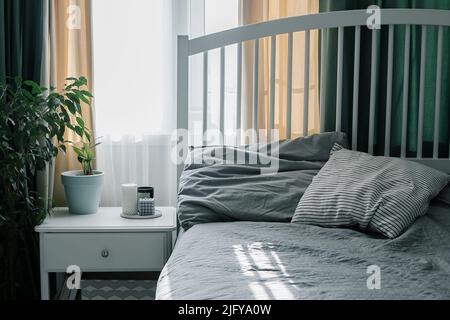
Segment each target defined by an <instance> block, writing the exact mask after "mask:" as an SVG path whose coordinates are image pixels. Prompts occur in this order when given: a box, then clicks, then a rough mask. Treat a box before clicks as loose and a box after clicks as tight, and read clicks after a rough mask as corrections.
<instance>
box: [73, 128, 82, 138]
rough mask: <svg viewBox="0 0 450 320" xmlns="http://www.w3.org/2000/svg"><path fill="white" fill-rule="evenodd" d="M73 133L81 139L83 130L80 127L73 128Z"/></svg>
mask: <svg viewBox="0 0 450 320" xmlns="http://www.w3.org/2000/svg"><path fill="white" fill-rule="evenodd" d="M75 132H76V133H77V134H78V135H79V136H80V137H81V138H83V135H84V130H83V128H82V127H79V126H76V127H75Z"/></svg>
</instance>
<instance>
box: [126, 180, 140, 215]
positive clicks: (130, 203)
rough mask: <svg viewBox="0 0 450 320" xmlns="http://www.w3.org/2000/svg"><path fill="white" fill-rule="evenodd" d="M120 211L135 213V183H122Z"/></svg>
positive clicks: (136, 210)
mask: <svg viewBox="0 0 450 320" xmlns="http://www.w3.org/2000/svg"><path fill="white" fill-rule="evenodd" d="M122 211H123V213H124V214H129V215H132V214H137V212H138V208H137V185H136V184H134V183H127V184H123V185H122Z"/></svg>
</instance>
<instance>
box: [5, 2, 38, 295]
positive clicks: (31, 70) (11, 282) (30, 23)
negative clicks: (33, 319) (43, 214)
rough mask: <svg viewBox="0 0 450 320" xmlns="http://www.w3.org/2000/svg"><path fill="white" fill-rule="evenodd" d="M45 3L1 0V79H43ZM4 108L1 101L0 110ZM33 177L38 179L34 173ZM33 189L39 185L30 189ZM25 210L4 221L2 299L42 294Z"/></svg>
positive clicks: (35, 240) (34, 242)
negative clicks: (9, 221)
mask: <svg viewBox="0 0 450 320" xmlns="http://www.w3.org/2000/svg"><path fill="white" fill-rule="evenodd" d="M43 6H44V0H0V82H1V83H5V82H6V81H8V82H9V81H10V80H9V77H11V78H14V77H17V76H20V77H22V78H24V79H27V80H34V81H36V82H40V78H41V63H42V61H41V60H42V49H43ZM2 109H3V106H2V105H0V112H2ZM2 125H3V124H2ZM0 157H1V155H0ZM30 181H35V179H34V177H30ZM33 190H35V186H31V188H30V192H31V191H33ZM0 198H1V200H2V201H3V197H0ZM2 207H3V206H1V205H0V208H2ZM24 214H30V213H29V212H20V214H17V216H18V218H17V222H16V221H14V222H13V223H10V224H6V227H5V225H4V224H2V225H1V227H2V228H1V230H0V300H1V299H27V300H28V299H38V298H39V249H38V237H37V234H36V233H35V232H34V224H33V223H31V222H30V220H31V219H25V218H23V216H24ZM33 214H34V213H33ZM19 218H20V219H19Z"/></svg>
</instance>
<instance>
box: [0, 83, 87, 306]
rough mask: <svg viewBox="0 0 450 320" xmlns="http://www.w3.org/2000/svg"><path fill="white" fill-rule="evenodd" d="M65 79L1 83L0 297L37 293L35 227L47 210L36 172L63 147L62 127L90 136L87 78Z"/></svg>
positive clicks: (36, 294)
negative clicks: (62, 82)
mask: <svg viewBox="0 0 450 320" xmlns="http://www.w3.org/2000/svg"><path fill="white" fill-rule="evenodd" d="M67 81H68V83H67V85H66V86H65V88H64V89H63V90H62V92H56V91H55V90H54V89H53V88H50V89H47V88H45V87H42V86H40V85H39V84H37V83H35V82H33V81H24V80H23V79H21V78H19V77H18V78H15V79H11V78H8V79H7V81H5V82H0V110H1V112H0V270H2V272H0V300H3V299H17V298H22V299H34V298H38V297H39V271H38V270H39V255H38V249H37V248H38V243H37V237H36V234H35V232H34V227H35V226H36V225H37V224H39V223H40V222H41V221H42V220H43V219H44V218H45V216H46V215H47V214H48V213H49V212H48V208H47V207H46V206H44V201H42V200H44V199H42V198H41V197H40V196H39V194H38V193H37V192H36V187H35V181H36V172H37V171H38V170H41V169H43V168H44V167H45V165H46V163H47V162H48V161H50V160H51V159H52V158H53V157H55V156H56V155H57V154H58V152H59V151H63V152H65V151H66V144H65V143H66V141H65V139H64V134H65V132H66V130H73V131H74V132H76V135H78V136H81V137H84V138H86V137H89V138H90V133H89V130H87V128H85V127H84V125H82V124H83V121H82V112H81V104H82V103H83V102H85V103H88V104H89V99H90V98H92V95H91V94H90V93H89V92H88V91H86V90H84V87H85V86H86V84H87V80H86V79H85V78H83V77H81V78H79V79H75V78H71V79H68V80H67Z"/></svg>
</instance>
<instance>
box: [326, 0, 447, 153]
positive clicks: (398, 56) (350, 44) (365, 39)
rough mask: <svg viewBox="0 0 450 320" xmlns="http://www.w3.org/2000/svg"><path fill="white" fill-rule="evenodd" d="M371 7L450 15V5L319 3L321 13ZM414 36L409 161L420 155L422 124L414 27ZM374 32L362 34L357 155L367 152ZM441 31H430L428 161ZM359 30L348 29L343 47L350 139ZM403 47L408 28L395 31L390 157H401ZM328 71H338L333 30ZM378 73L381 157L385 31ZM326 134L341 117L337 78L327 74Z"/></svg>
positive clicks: (443, 127) (384, 0)
mask: <svg viewBox="0 0 450 320" xmlns="http://www.w3.org/2000/svg"><path fill="white" fill-rule="evenodd" d="M370 5H378V6H380V7H381V8H417V9H445V10H450V1H449V0H434V1H433V0H320V11H321V12H328V11H337V10H355V9H367V8H368V7H369V6H370ZM448 29H449V28H444V56H443V63H444V65H443V72H442V75H443V78H442V97H441V106H442V107H441V123H440V148H439V149H440V156H441V157H448V156H449V135H450V132H449V122H450V112H449V109H450V90H449V89H450V33H449V30H448ZM411 31H412V33H411V62H410V80H409V88H410V90H409V91H410V93H409V119H408V146H407V153H408V156H411V157H414V156H416V154H417V132H418V131H417V130H418V125H417V120H418V119H417V118H418V109H419V108H418V105H419V84H420V81H419V79H420V61H421V33H422V31H421V27H419V26H414V27H413V28H412V30H411ZM371 34H372V31H371V30H369V29H368V28H362V34H361V66H360V69H361V76H360V92H359V119H358V124H359V129H358V149H359V150H362V151H367V149H368V146H367V145H368V123H369V105H370V101H369V100H370V75H371V43H372V35H371ZM437 34H438V30H437V27H428V37H427V38H428V39H427V48H428V51H427V64H426V77H425V79H426V81H425V83H426V87H425V112H424V145H423V152H424V156H425V157H430V156H431V155H432V147H433V143H432V141H433V136H434V114H435V88H436V60H437V59H436V57H437ZM354 39H355V38H354V29H353V28H346V30H345V42H344V75H343V76H344V79H343V90H344V91H343V131H345V132H347V133H348V135H349V139H351V135H352V106H353V61H354ZM404 42H405V27H404V26H397V27H395V40H394V78H393V101H392V104H393V105H392V135H391V155H393V156H399V155H400V144H401V132H402V110H403V94H402V91H403V70H404V49H405V48H404ZM327 45H328V50H329V52H330V53H331V54H329V55H328V56H329V57H328V61H327V63H328V69H329V70H336V66H337V55H336V54H333V52H337V45H338V32H337V30H336V29H333V30H330V32H329V37H328V43H327ZM379 48H380V49H379V53H378V54H379V64H378V66H379V68H378V79H377V81H378V86H377V88H378V91H377V110H376V121H377V123H376V126H375V128H376V137H375V144H376V145H375V153H376V154H378V155H382V154H383V153H384V145H385V137H384V135H385V123H386V122H385V119H386V113H385V110H386V89H387V88H386V82H387V63H388V61H387V60H388V59H387V55H388V52H387V51H388V28H387V27H383V28H382V30H381V32H380V46H379ZM326 81H327V82H326V83H327V86H326V97H327V99H326V106H325V108H326V110H327V113H326V119H325V123H326V130H327V131H334V130H335V119H336V118H335V114H336V111H335V109H336V72H328V73H327V79H326Z"/></svg>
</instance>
